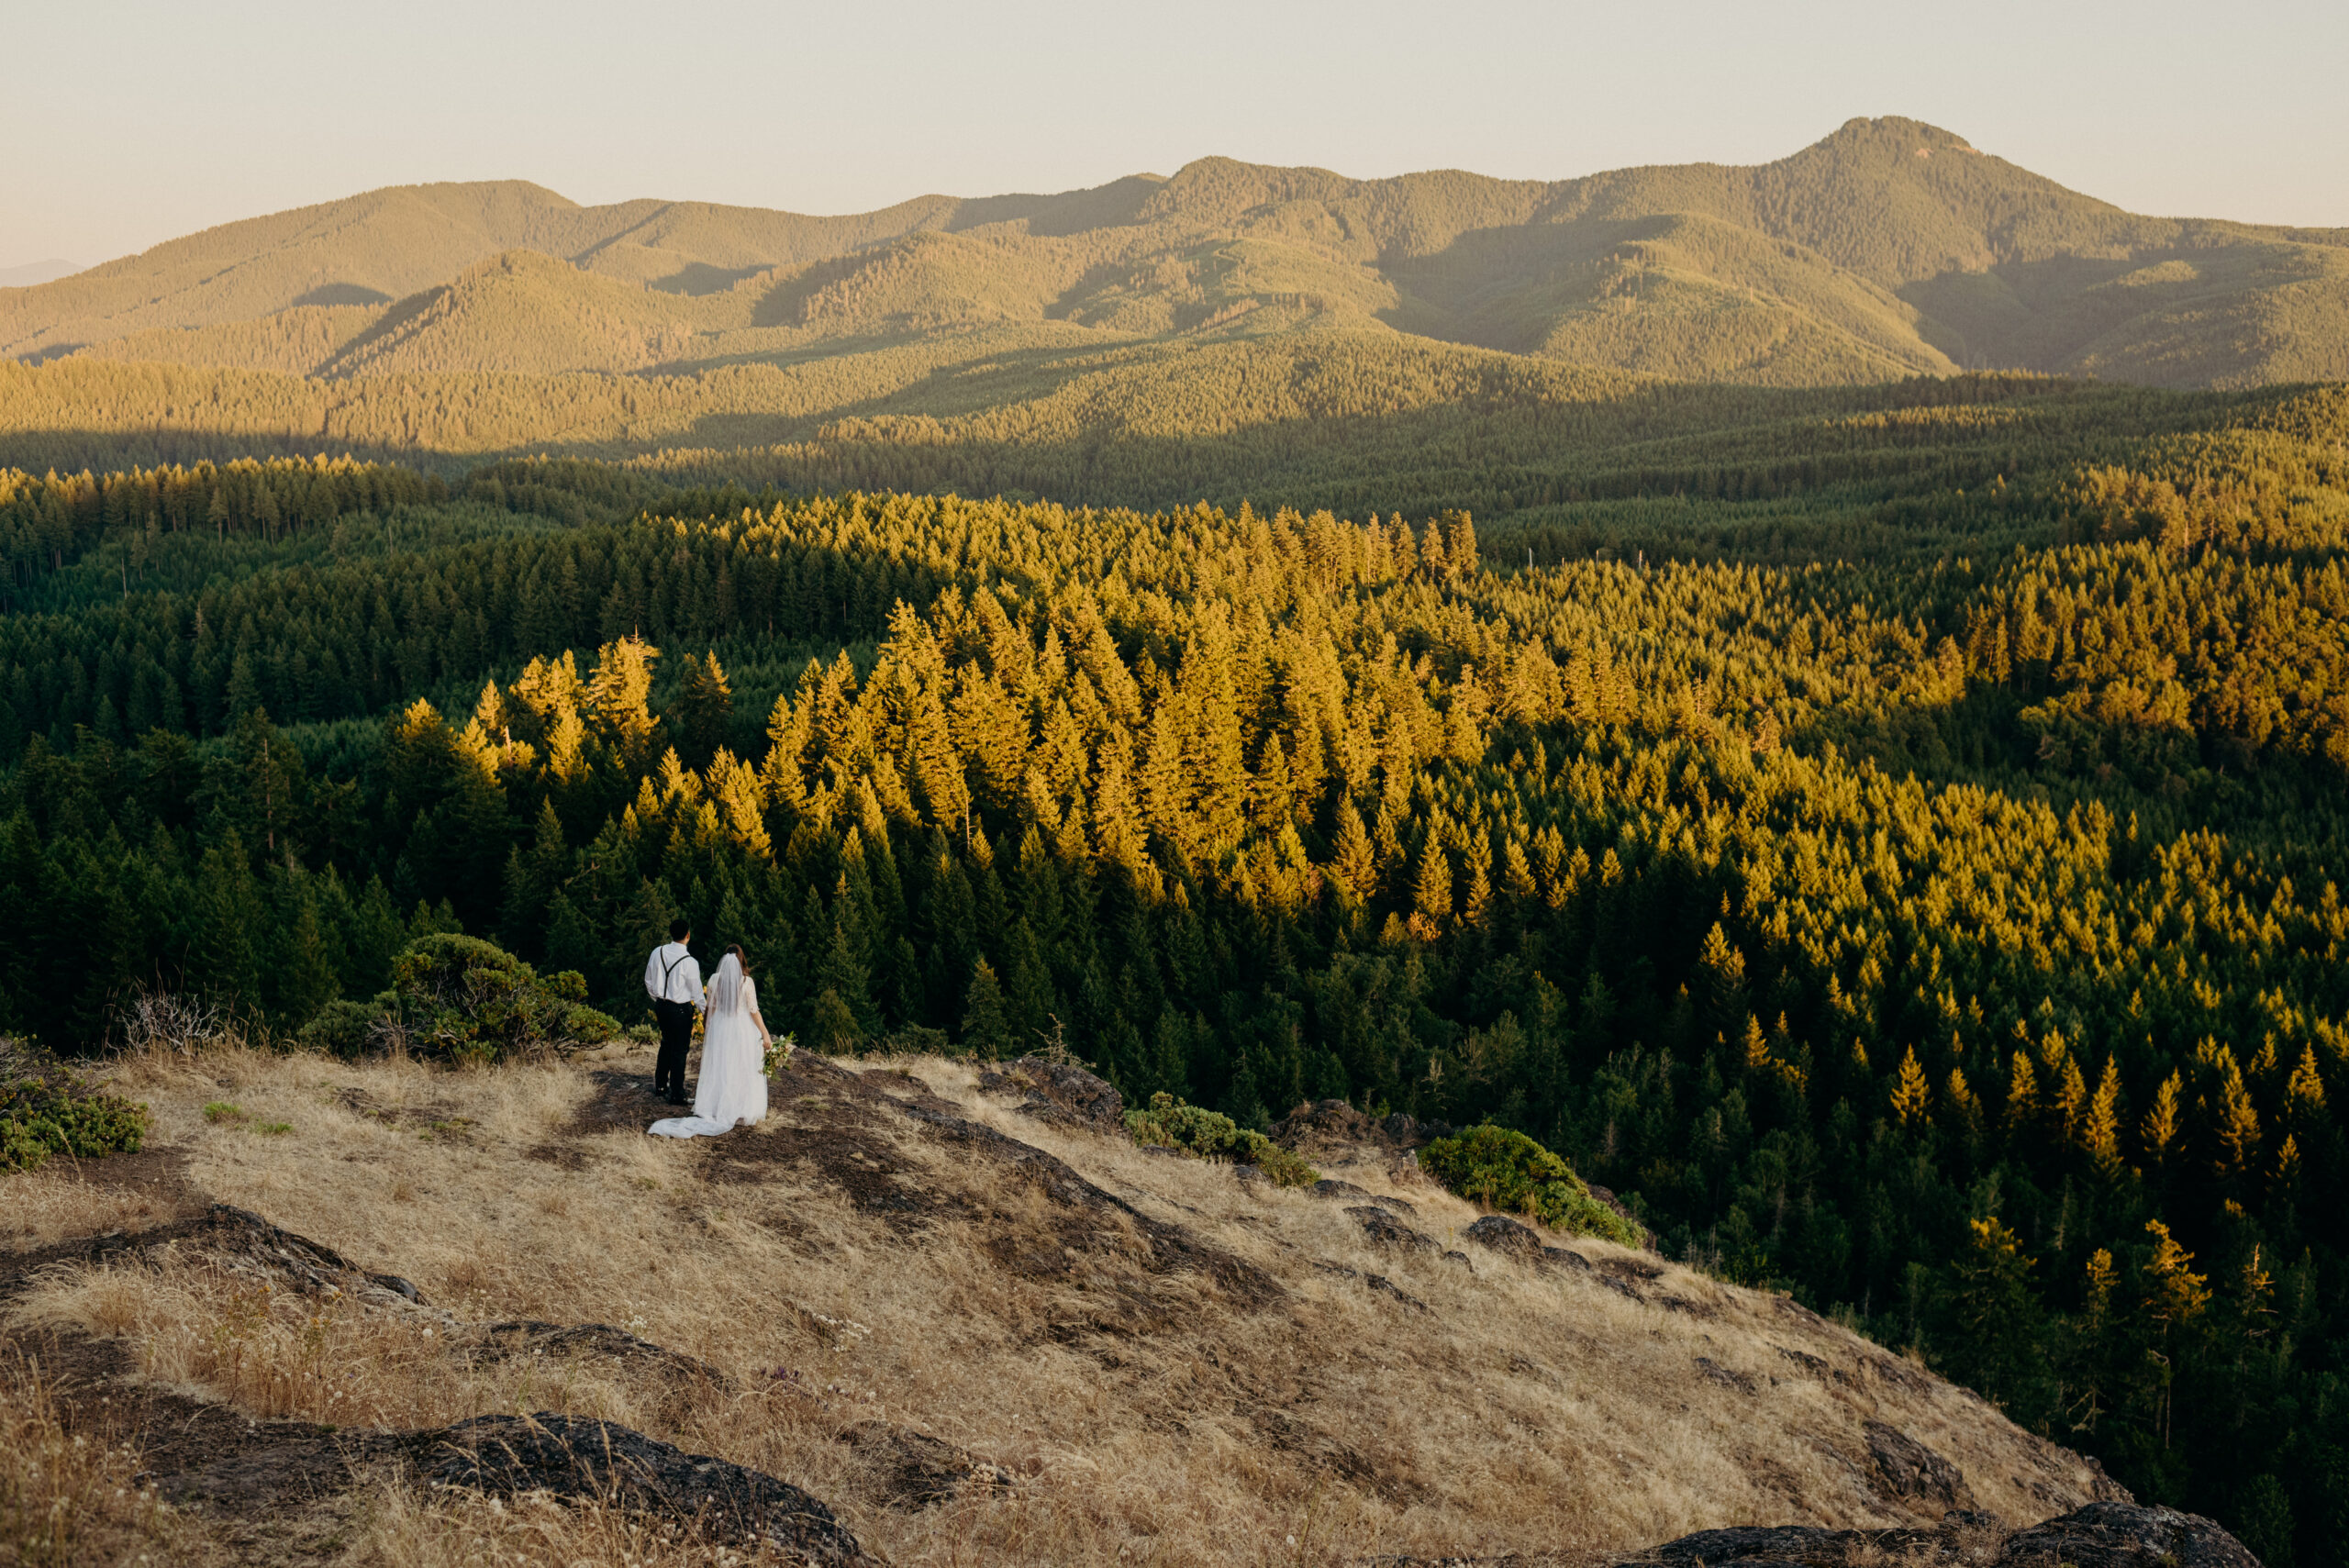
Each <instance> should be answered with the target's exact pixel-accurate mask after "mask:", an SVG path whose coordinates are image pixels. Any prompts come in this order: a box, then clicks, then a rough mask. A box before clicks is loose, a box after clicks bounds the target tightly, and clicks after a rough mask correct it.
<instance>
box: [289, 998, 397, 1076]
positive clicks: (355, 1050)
mask: <svg viewBox="0 0 2349 1568" xmlns="http://www.w3.org/2000/svg"><path fill="white" fill-rule="evenodd" d="M381 1016H382V1009H380V1008H376V1007H370V1006H367V1005H366V1004H364V1003H362V1002H353V1001H351V1000H349V999H348V998H346V997H340V996H338V997H336V998H335V999H334V1000H333V1001H331V1002H328V1004H327V1005H326V1006H324V1007H321V1008H320V1009H318V1016H317V1018H312V1019H311V1020H310V1021H309V1022H308V1023H306V1024H304V1025H303V1026H302V1029H301V1032H300V1033H298V1034H296V1035H295V1037H294V1038H295V1042H296V1043H298V1044H299V1045H300V1046H301V1047H302V1049H303V1050H305V1051H317V1052H318V1053H319V1054H320V1055H322V1056H340V1057H341V1058H343V1059H344V1060H345V1061H349V1060H351V1058H354V1057H357V1056H359V1055H361V1054H362V1053H363V1052H364V1051H366V1049H367V1040H368V1037H369V1035H370V1034H371V1033H372V1032H373V1028H374V1023H375V1020H376V1019H377V1018H380V1017H381Z"/></svg>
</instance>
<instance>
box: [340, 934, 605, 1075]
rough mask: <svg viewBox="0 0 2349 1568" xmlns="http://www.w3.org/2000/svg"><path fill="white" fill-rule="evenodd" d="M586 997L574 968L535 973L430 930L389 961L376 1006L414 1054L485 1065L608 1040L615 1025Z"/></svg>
mask: <svg viewBox="0 0 2349 1568" xmlns="http://www.w3.org/2000/svg"><path fill="white" fill-rule="evenodd" d="M586 996H587V983H586V981H585V980H584V979H583V978H582V977H581V976H580V974H579V973H578V972H577V971H576V970H568V969H567V970H564V971H562V973H559V974H549V975H541V974H540V973H538V971H536V970H534V969H532V968H531V967H530V966H529V964H527V963H525V962H522V961H521V960H520V959H518V958H516V957H515V956H514V955H513V954H512V953H510V952H507V951H506V950H505V949H504V948H501V947H498V946H497V945H495V943H492V942H485V941H483V940H481V939H480V938H479V937H465V936H459V935H457V934H456V933H454V932H451V931H434V932H432V933H430V934H429V935H426V936H421V937H418V938H417V939H416V940H414V941H412V942H410V943H409V944H408V945H407V947H406V950H405V951H402V952H401V953H400V955H399V956H398V957H397V958H395V959H394V960H393V961H392V989H391V991H390V992H389V993H387V994H386V995H384V996H383V997H379V998H378V1001H379V1002H380V1003H382V1004H383V1008H384V1014H385V1015H387V1016H388V1018H389V1019H390V1021H391V1022H392V1023H393V1024H394V1025H395V1027H396V1029H397V1030H398V1031H399V1033H400V1034H401V1035H403V1036H404V1037H405V1038H406V1041H407V1045H408V1049H409V1050H410V1051H415V1052H416V1053H417V1054H418V1055H421V1056H428V1057H439V1058H443V1059H445V1060H447V1061H450V1062H496V1061H500V1060H502V1059H504V1058H506V1057H508V1056H512V1055H515V1054H517V1053H519V1052H524V1051H530V1050H533V1049H538V1048H543V1047H554V1048H558V1049H560V1048H562V1047H565V1046H574V1045H600V1044H601V1043H603V1042H604V1041H605V1040H609V1039H611V1038H612V1036H613V1035H614V1034H615V1033H617V1032H618V1029H619V1024H618V1021H617V1020H615V1019H614V1018H611V1017H609V1016H608V1015H607V1014H604V1013H599V1012H597V1011H596V1009H595V1008H593V1007H590V1006H587V1003H586Z"/></svg>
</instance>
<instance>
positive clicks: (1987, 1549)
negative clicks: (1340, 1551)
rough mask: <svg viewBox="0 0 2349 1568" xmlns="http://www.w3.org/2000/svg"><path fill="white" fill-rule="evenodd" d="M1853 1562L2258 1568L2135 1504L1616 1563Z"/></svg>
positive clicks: (1662, 1553) (1538, 1565) (1444, 1563)
mask: <svg viewBox="0 0 2349 1568" xmlns="http://www.w3.org/2000/svg"><path fill="white" fill-rule="evenodd" d="M1368 1561H1369V1562H1370V1563H1371V1564H1374V1565H1375V1568H1553V1565H1554V1568H1567V1565H1568V1564H1570V1563H1571V1564H1575V1565H1580V1568H1587V1565H1589V1564H1591V1563H1592V1562H1594V1561H1596V1562H1605V1561H1606V1560H1605V1559H1594V1558H1593V1556H1592V1554H1591V1553H1589V1552H1588V1551H1579V1550H1575V1549H1573V1548H1562V1549H1560V1550H1558V1551H1533V1552H1510V1553H1506V1554H1503V1555H1499V1556H1456V1557H1453V1556H1441V1557H1374V1558H1371V1559H1369V1560H1368ZM1859 1562H1895V1563H1898V1562H1957V1563H1965V1564H1970V1565H1971V1568H2056V1565H2057V1564H2063V1565H2065V1568H2260V1562H2259V1560H2258V1559H2257V1558H2255V1557H2254V1556H2253V1555H2252V1554H2251V1553H2250V1551H2247V1550H2246V1549H2245V1548H2244V1546H2243V1542H2241V1541H2239V1540H2236V1539H2235V1538H2234V1537H2233V1536H2232V1535H2229V1534H2228V1533H2227V1532H2226V1530H2225V1529H2223V1528H2221V1526H2220V1525H2219V1524H2217V1523H2216V1522H2214V1521H2212V1520H2210V1519H2206V1518H2202V1517H2201V1516H2200V1515H2199V1514H2181V1513H2178V1512H2177V1511H2176V1510H2175V1509H2171V1508H2151V1507H2141V1506H2139V1505H2137V1504H2134V1503H2090V1504H2089V1505H2088V1506H2087V1507H2084V1508H2078V1509H2076V1510H2074V1511H2073V1512H2071V1513H2068V1514H2065V1515H2063V1516H2062V1517H2060V1518H2052V1519H2049V1520H2047V1521H2046V1522H2045V1523H2044V1524H2039V1525H2033V1526H2032V1527H2031V1528H2030V1529H2021V1530H2016V1529H2008V1528H2007V1527H2006V1526H2005V1525H2004V1524H2003V1523H2001V1522H2000V1521H1999V1520H1998V1519H1997V1518H1993V1517H1991V1516H1990V1515H1987V1514H1980V1513H1973V1512H1969V1511H1967V1510H1965V1509H1952V1510H1950V1511H1949V1512H1948V1513H1947V1514H1945V1515H1944V1516H1943V1519H1942V1522H1941V1523H1940V1524H1939V1525H1938V1526H1932V1527H1928V1528H1925V1529H1817V1528H1815V1527H1812V1526H1808V1525H1780V1526H1776V1527H1771V1528H1759V1527H1753V1526H1740V1527H1737V1528H1735V1529H1705V1530H1698V1532H1697V1533H1696V1534H1694V1535H1684V1536H1682V1537H1681V1538H1680V1539H1679V1540H1668V1541H1665V1542H1664V1544H1663V1545H1662V1546H1659V1547H1657V1548H1655V1549H1654V1550H1653V1551H1647V1552H1642V1553H1640V1554H1639V1555H1637V1556H1632V1557H1625V1558H1621V1559H1619V1560H1617V1562H1616V1563H1615V1565H1614V1568H1655V1565H1656V1564H1658V1563H1662V1564H1664V1568H1851V1564H1853V1563H1859Z"/></svg>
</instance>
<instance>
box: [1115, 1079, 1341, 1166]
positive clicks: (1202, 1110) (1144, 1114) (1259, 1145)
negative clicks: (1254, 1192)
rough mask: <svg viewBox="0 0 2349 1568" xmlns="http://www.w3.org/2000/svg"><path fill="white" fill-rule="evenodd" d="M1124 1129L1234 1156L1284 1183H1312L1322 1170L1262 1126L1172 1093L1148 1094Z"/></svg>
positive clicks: (1164, 1144)
mask: <svg viewBox="0 0 2349 1568" xmlns="http://www.w3.org/2000/svg"><path fill="white" fill-rule="evenodd" d="M1126 1130H1127V1131H1129V1132H1130V1133H1132V1134H1133V1139H1134V1141H1135V1142H1136V1143H1141V1144H1154V1145H1156V1146H1157V1147H1159V1148H1162V1149H1179V1150H1181V1151H1183V1152H1184V1153H1186V1154H1192V1155H1196V1156H1197V1157H1198V1158H1199V1159H1202V1160H1233V1161H1240V1162H1245V1163H1247V1164H1251V1165H1253V1166H1255V1167H1256V1168H1257V1169H1258V1170H1260V1171H1262V1172H1264V1174H1265V1175H1266V1176H1268V1177H1270V1178H1271V1179H1272V1180H1273V1182H1274V1184H1275V1185H1278V1186H1284V1187H1309V1186H1311V1185H1312V1184H1314V1183H1316V1182H1318V1181H1319V1180H1320V1179H1321V1173H1320V1172H1319V1171H1317V1170H1315V1169H1314V1168H1313V1167H1312V1166H1310V1165H1308V1164H1307V1163H1306V1162H1304V1161H1303V1160H1301V1159H1299V1158H1297V1155H1295V1154H1293V1153H1291V1152H1290V1151H1287V1150H1286V1149H1284V1148H1282V1147H1281V1146H1280V1145H1279V1144H1277V1143H1275V1142H1274V1141H1273V1140H1271V1139H1269V1138H1267V1137H1265V1136H1264V1134H1263V1133H1261V1132H1254V1131H1251V1130H1250V1129H1247V1128H1244V1127H1242V1126H1241V1125H1240V1124H1239V1123H1238V1122H1236V1121H1234V1120H1232V1119H1231V1118H1230V1117H1228V1116H1225V1115H1223V1114H1222V1113H1221V1112H1219V1111H1211V1110H1208V1108H1207V1107H1205V1106H1193V1105H1186V1104H1184V1103H1183V1102H1182V1101H1181V1100H1178V1099H1176V1098H1175V1096H1174V1095H1169V1094H1165V1093H1163V1092H1162V1093H1159V1094H1155V1095H1151V1096H1150V1108H1149V1109H1148V1110H1140V1111H1128V1112H1127V1113H1126Z"/></svg>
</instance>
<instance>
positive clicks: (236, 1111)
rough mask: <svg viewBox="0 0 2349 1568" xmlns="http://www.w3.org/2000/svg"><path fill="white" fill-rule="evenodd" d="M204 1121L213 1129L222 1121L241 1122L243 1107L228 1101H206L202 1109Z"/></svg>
mask: <svg viewBox="0 0 2349 1568" xmlns="http://www.w3.org/2000/svg"><path fill="white" fill-rule="evenodd" d="M204 1119H205V1120H206V1121H208V1122H210V1123H211V1124H212V1125H213V1126H215V1127H217V1126H219V1125H220V1124H221V1123H222V1122H224V1121H242V1120H244V1119H245V1107H244V1106H239V1105H235V1104H232V1103H231V1102H229V1101H228V1100H211V1101H207V1102H206V1105H205V1107H204Z"/></svg>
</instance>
